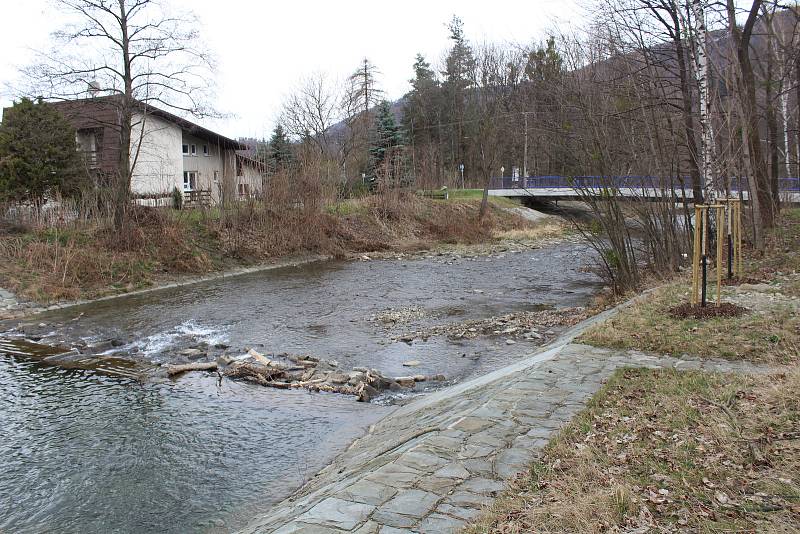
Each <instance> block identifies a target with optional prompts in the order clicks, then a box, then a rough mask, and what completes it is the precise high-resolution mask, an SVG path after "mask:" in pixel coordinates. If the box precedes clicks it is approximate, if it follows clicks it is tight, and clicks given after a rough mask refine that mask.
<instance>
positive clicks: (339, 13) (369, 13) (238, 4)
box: [0, 0, 580, 137]
mask: <svg viewBox="0 0 800 534" xmlns="http://www.w3.org/2000/svg"><path fill="white" fill-rule="evenodd" d="M164 1H165V2H167V3H169V4H170V5H171V6H172V9H175V10H180V9H189V10H191V11H193V12H194V14H195V15H197V16H198V17H199V18H200V20H201V24H202V26H203V27H202V31H203V32H204V34H205V37H204V42H205V43H206V44H207V45H208V47H209V48H210V49H211V51H212V52H213V53H214V55H215V57H216V64H217V77H216V80H215V81H216V85H217V99H216V102H215V107H216V109H217V110H218V111H220V112H223V113H226V114H231V118H227V119H225V120H216V121H204V125H206V126H208V127H210V128H212V129H215V130H217V131H219V132H220V133H223V134H226V135H229V136H232V137H239V136H252V137H268V136H269V131H270V130H271V129H272V127H273V126H274V123H275V119H276V118H277V115H278V113H279V109H280V105H281V102H282V101H283V99H284V97H285V96H286V95H287V94H288V93H289V92H291V90H292V88H293V87H294V86H295V85H296V84H297V82H298V80H300V79H301V78H302V77H303V76H305V75H308V74H310V73H313V72H317V71H321V72H325V73H327V74H329V75H330V76H332V77H334V78H340V79H341V78H344V77H346V76H347V75H348V74H350V72H352V71H353V70H355V68H356V67H357V66H358V63H359V62H360V61H361V59H362V58H364V57H365V56H366V57H368V58H369V59H370V61H372V62H373V63H374V64H375V65H376V66H377V67H378V69H379V70H380V71H381V75H380V77H379V83H380V85H381V87H382V88H383V89H384V90H385V91H386V96H387V97H388V98H389V99H396V98H399V97H400V96H402V95H403V94H404V93H406V92H407V91H408V90H409V88H410V87H409V84H408V79H409V78H411V76H412V69H411V66H412V64H413V61H414V56H415V55H416V54H417V52H421V53H422V54H424V55H425V56H426V57H427V59H428V61H429V62H431V63H432V64H434V65H437V64H438V63H439V61H440V59H441V58H442V57H443V54H444V53H445V51H446V49H447V48H448V46H449V43H448V39H447V35H448V32H447V29H446V27H445V24H446V23H447V22H448V21H449V20H450V18H451V17H452V16H453V15H454V14H455V15H458V16H459V17H461V19H462V20H463V21H464V27H465V33H466V34H467V37H468V38H469V39H470V40H473V41H475V42H481V41H495V42H513V43H529V42H531V41H534V40H535V41H538V40H542V39H544V38H545V37H546V35H547V29H548V28H550V27H553V26H554V25H555V24H556V23H558V24H566V23H570V22H572V23H575V22H577V18H578V17H579V16H580V15H579V11H580V10H579V8H578V7H577V6H578V2H577V0H490V1H487V0H480V1H473V0H461V1H450V0H448V1H438V0H404V1H401V2H392V3H391V4H390V5H387V6H386V7H382V6H383V4H384V2H379V1H377V2H376V1H374V0H373V1H367V0H339V1H332V0H328V1H319V0H281V1H278V2H273V1H270V0H261V1H259V0H227V1H226V0H164ZM386 4H389V3H388V2H387V3H386ZM62 17H63V15H62V14H61V13H59V12H58V11H56V10H54V9H53V8H52V4H51V3H50V2H49V1H48V0H0V107H5V106H8V105H10V103H11V93H10V91H8V90H7V89H6V85H8V86H10V87H12V88H13V87H16V86H17V85H18V82H17V81H16V78H17V72H18V69H19V67H22V66H24V65H26V64H29V63H30V62H31V61H33V53H32V52H31V50H46V49H47V48H48V44H49V43H50V33H51V32H52V31H54V30H56V29H59V28H60V27H61V26H62V25H63V18H62Z"/></svg>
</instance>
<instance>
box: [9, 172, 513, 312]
mask: <svg viewBox="0 0 800 534" xmlns="http://www.w3.org/2000/svg"><path fill="white" fill-rule="evenodd" d="M270 180H271V181H270V184H269V185H270V187H268V188H267V194H266V196H265V198H263V199H250V200H246V201H241V202H233V203H230V204H229V205H227V206H220V207H210V208H196V209H185V210H179V211H176V210H171V209H165V208H152V207H143V206H131V207H130V210H129V212H128V217H127V220H128V224H127V225H126V226H125V228H124V229H123V231H121V232H117V231H114V230H113V229H112V228H111V225H110V223H109V222H108V219H102V218H101V219H96V220H84V219H73V221H72V222H71V223H64V224H62V225H60V226H37V227H34V228H18V227H17V226H13V225H6V226H7V229H6V231H5V232H4V233H2V234H0V257H2V258H3V260H4V261H3V265H2V266H1V267H0V286H2V287H7V288H9V289H11V290H12V291H15V292H17V293H18V294H20V295H21V296H23V297H27V298H29V299H32V300H36V301H40V302H52V301H58V300H72V299H77V298H91V297H95V296H99V295H101V294H106V293H113V292H119V291H129V290H132V289H136V288H140V287H143V286H147V285H151V284H153V283H154V282H156V281H157V280H158V279H159V278H163V277H167V278H168V277H170V276H175V275H184V274H201V273H207V272H210V271H215V270H221V269H225V268H230V267H235V266H239V265H250V264H255V263H259V262H262V261H265V260H267V259H270V258H276V257H281V256H288V255H304V254H326V255H332V256H338V257H342V256H346V255H347V253H349V252H373V251H382V250H399V251H402V250H419V249H424V248H430V247H431V246H434V245H436V244H439V243H465V244H470V243H477V242H481V241H489V240H492V239H493V235H494V232H495V230H497V229H498V228H502V229H503V230H520V229H525V228H527V225H526V223H525V222H524V221H523V220H522V219H521V218H519V217H518V216H516V215H513V214H510V213H507V212H505V211H503V210H500V209H495V210H492V211H490V213H489V214H488V215H487V216H486V217H484V218H483V219H482V220H481V219H480V217H479V216H478V204H477V202H475V201H460V202H459V201H450V202H440V201H435V200H430V199H423V198H420V197H418V196H416V195H414V194H412V193H409V192H407V191H401V190H389V191H386V192H383V193H381V194H377V195H371V196H368V197H364V198H361V199H355V200H347V201H345V202H339V203H335V201H334V200H333V199H334V198H335V191H331V190H329V189H330V188H326V187H325V186H324V185H322V184H320V183H318V182H314V181H312V180H303V179H300V178H298V177H297V175H294V174H292V175H289V174H285V175H276V176H273V177H271V178H270ZM297 180H299V181H297Z"/></svg>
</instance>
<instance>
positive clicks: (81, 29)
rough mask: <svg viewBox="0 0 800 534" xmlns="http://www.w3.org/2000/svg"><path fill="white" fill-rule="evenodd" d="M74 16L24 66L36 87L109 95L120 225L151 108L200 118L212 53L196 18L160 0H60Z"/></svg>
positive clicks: (59, 93) (60, 93)
mask: <svg viewBox="0 0 800 534" xmlns="http://www.w3.org/2000/svg"><path fill="white" fill-rule="evenodd" d="M55 4H56V5H57V6H58V7H60V8H62V9H63V10H64V11H66V13H67V14H68V16H70V17H71V19H72V20H74V21H75V22H74V23H73V24H71V25H69V26H67V27H66V28H64V29H62V30H61V31H59V32H56V33H55V35H54V37H55V41H56V42H55V46H54V48H53V51H51V52H49V53H42V54H41V62H40V63H39V64H38V65H36V66H34V67H31V68H30V69H27V74H28V76H29V78H30V81H31V82H32V85H33V87H32V88H31V90H32V91H33V92H34V94H41V95H45V96H46V97H48V98H51V99H59V100H71V99H75V98H79V97H83V96H86V95H87V91H89V93H88V94H91V95H107V96H108V97H109V98H108V99H107V102H106V105H108V106H111V107H113V110H114V116H115V119H114V120H113V121H111V122H110V123H109V124H105V125H104V126H106V127H107V128H111V129H112V130H113V131H114V132H116V135H117V136H118V138H119V156H118V161H117V171H116V176H114V177H113V178H114V179H113V189H114V194H113V198H114V206H113V208H114V227H115V229H116V230H118V231H119V230H121V229H122V228H123V226H124V224H125V218H126V212H127V209H128V206H129V204H130V190H131V178H132V176H133V174H134V170H135V167H136V161H137V158H138V156H139V148H140V147H141V145H142V141H143V138H144V136H145V135H146V132H147V124H146V123H147V108H146V106H142V104H153V105H156V106H159V107H166V108H168V109H170V110H172V111H176V112H178V113H183V114H191V115H194V116H197V117H200V116H204V115H208V114H209V113H210V110H209V109H208V108H207V107H206V101H207V96H208V89H209V87H210V83H209V80H210V79H211V71H212V69H211V64H210V60H209V55H208V54H207V53H206V52H205V51H204V50H203V48H202V46H201V43H200V40H199V35H200V33H199V24H198V23H197V21H196V20H195V19H194V18H192V17H190V16H186V15H185V14H184V15H182V16H180V17H177V16H174V15H171V14H169V13H168V12H167V10H166V8H165V6H164V4H163V3H162V2H159V1H158V0H55Z"/></svg>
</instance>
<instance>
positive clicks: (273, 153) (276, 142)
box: [267, 124, 292, 172]
mask: <svg viewBox="0 0 800 534" xmlns="http://www.w3.org/2000/svg"><path fill="white" fill-rule="evenodd" d="M267 152H268V154H267V164H268V166H269V169H270V171H271V172H279V171H281V170H283V169H285V168H286V167H287V166H288V165H289V164H290V163H291V161H292V148H291V141H289V137H288V136H287V135H286V131H285V130H284V129H283V126H281V125H280V124H279V125H277V126H276V127H275V129H274V130H273V131H272V137H271V138H270V140H269V145H267Z"/></svg>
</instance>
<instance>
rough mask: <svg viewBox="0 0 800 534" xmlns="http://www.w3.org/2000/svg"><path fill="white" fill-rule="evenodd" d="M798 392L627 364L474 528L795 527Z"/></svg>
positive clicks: (783, 379) (797, 382) (798, 510)
mask: <svg viewBox="0 0 800 534" xmlns="http://www.w3.org/2000/svg"><path fill="white" fill-rule="evenodd" d="M798 388H800V373H797V372H793V373H791V374H788V375H787V374H780V375H775V376H770V377H743V376H730V375H720V374H710V373H701V372H677V371H672V370H649V369H636V370H633V369H624V370H620V371H618V372H617V373H616V375H615V376H614V377H613V378H612V379H611V380H610V381H609V382H608V383H607V385H606V386H605V387H604V388H603V390H602V391H601V392H600V393H599V394H598V395H596V396H595V397H594V399H593V400H592V401H591V403H590V405H589V407H588V409H587V410H585V411H584V412H583V413H582V414H581V415H579V416H578V417H577V418H576V419H575V420H573V421H572V422H571V423H570V424H569V426H568V427H566V428H565V429H563V430H562V431H561V432H560V433H559V435H558V437H557V438H555V439H554V440H553V441H551V442H550V444H548V446H547V447H546V449H545V451H544V453H543V456H542V457H541V459H540V460H539V461H537V462H536V463H535V464H534V465H533V466H532V467H531V469H530V471H529V472H528V473H527V474H526V475H525V476H523V477H521V478H519V479H517V480H516V481H515V482H514V483H513V484H512V487H511V488H510V489H509V490H508V492H507V493H506V494H505V495H504V496H503V497H501V498H500V499H498V501H497V502H496V504H495V506H494V508H493V509H492V510H491V512H490V513H489V514H486V515H485V516H484V517H483V518H482V519H481V520H480V521H479V522H478V523H477V525H476V526H475V527H474V528H472V529H471V530H470V532H473V533H475V534H477V533H484V532H496V533H503V534H510V533H523V532H619V531H625V532H628V531H636V532H734V531H736V532H740V531H747V532H751V531H758V532H796V531H797V529H798V528H799V527H800V501H799V499H800V400H798V398H797V395H796V392H797V391H798ZM636 529H641V530H636Z"/></svg>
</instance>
